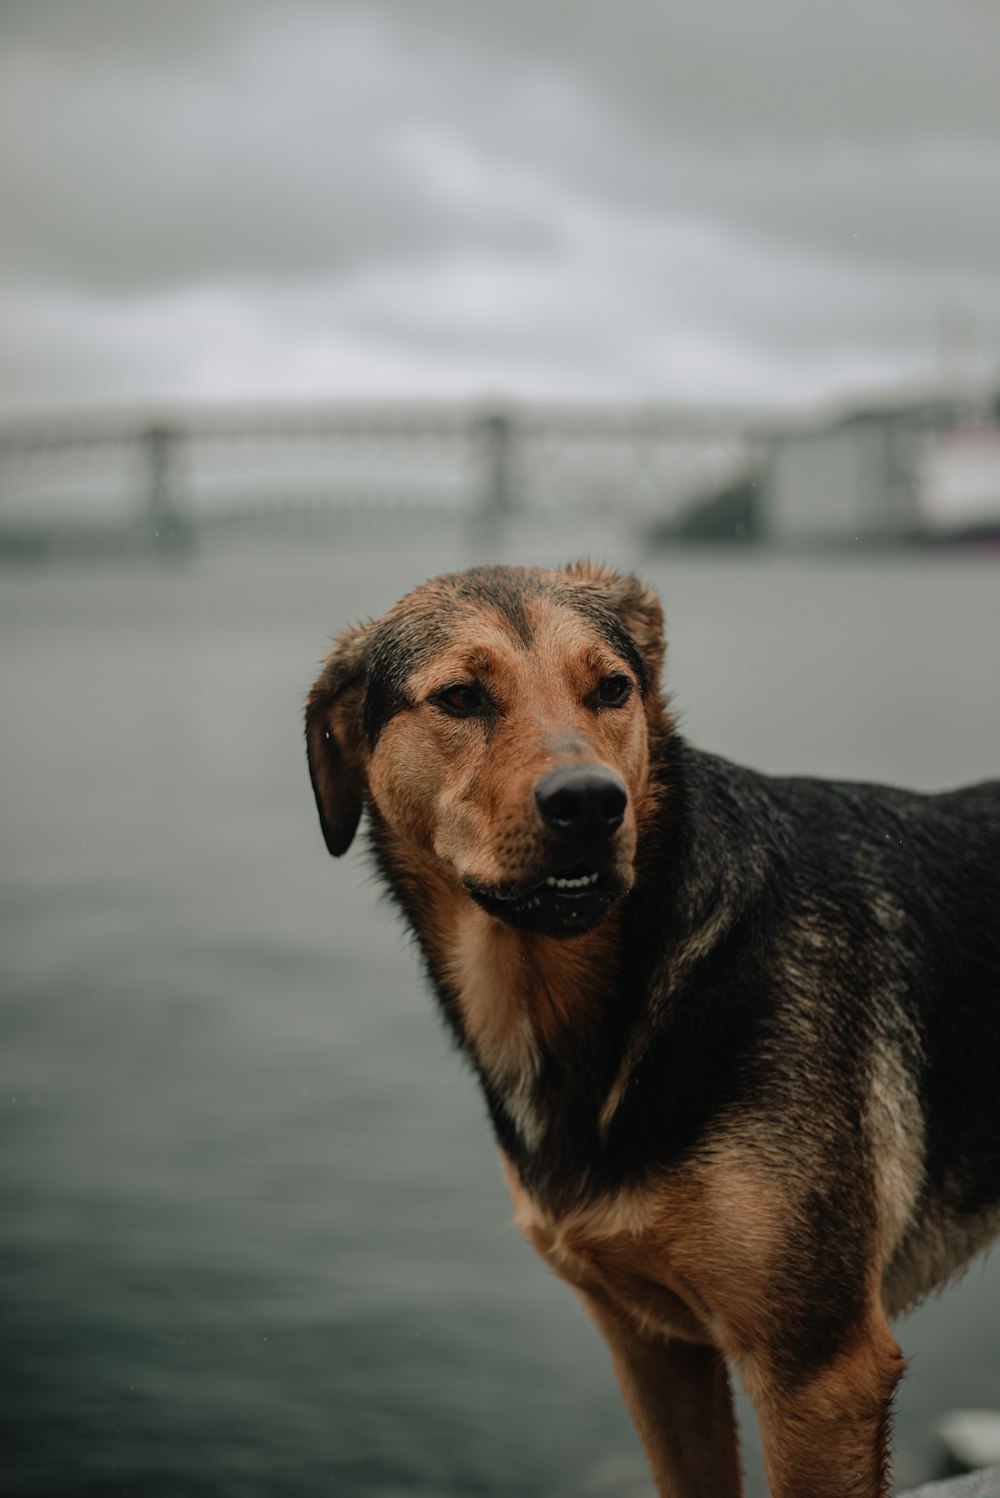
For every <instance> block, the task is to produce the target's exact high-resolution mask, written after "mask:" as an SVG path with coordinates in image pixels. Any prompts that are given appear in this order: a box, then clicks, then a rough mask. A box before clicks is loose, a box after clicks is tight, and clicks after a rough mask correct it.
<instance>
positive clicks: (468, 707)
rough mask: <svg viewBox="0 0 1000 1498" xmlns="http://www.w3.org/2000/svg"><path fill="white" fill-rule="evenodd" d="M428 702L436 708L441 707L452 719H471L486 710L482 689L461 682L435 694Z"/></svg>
mask: <svg viewBox="0 0 1000 1498" xmlns="http://www.w3.org/2000/svg"><path fill="white" fill-rule="evenodd" d="M430 700H431V701H432V702H433V703H434V705H435V706H436V707H441V708H443V709H444V711H445V712H446V713H450V714H451V716H452V717H453V718H473V717H475V716H476V714H477V713H481V712H483V711H484V710H485V708H486V698H485V696H484V694H483V691H482V689H481V688H480V687H473V686H468V685H466V684H465V683H462V682H457V683H456V684H455V685H454V686H453V687H445V688H444V689H443V690H442V691H440V692H435V693H434V696H433V697H432V698H431V699H430Z"/></svg>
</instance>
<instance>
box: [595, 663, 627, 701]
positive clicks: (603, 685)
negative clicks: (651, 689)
mask: <svg viewBox="0 0 1000 1498" xmlns="http://www.w3.org/2000/svg"><path fill="white" fill-rule="evenodd" d="M631 693H632V683H631V682H630V681H629V679H628V677H627V676H624V675H623V674H622V673H621V672H620V671H616V672H615V674H614V676H605V677H604V679H603V681H600V682H598V684H597V691H596V692H595V694H594V696H595V698H596V700H597V704H598V706H599V707H621V706H622V704H623V703H624V702H627V701H628V699H629V697H630V696H631Z"/></svg>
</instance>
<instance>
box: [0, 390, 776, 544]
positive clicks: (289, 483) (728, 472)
mask: <svg viewBox="0 0 1000 1498" xmlns="http://www.w3.org/2000/svg"><path fill="white" fill-rule="evenodd" d="M789 424H790V423H789V421H788V420H786V419H782V421H781V422H780V428H781V430H787V429H788V427H789ZM778 426H779V423H778V421H777V420H776V418H775V415H774V413H773V412H766V411H753V410H748V409H736V408H713V409H707V408H696V407H691V408H682V407H675V406H663V405H652V404H649V405H641V406H640V405H628V406H627V405H611V404H607V405H596V404H595V405H588V406H568V405H555V404H551V405H542V404H535V405H528V404H504V405H499V404H482V403H461V402H436V403H432V402H425V403H417V402H413V403H402V402H400V403H368V404H360V403H358V404H345V403H338V404H325V405H321V404H316V405H309V406H306V405H301V406H293V405H271V406H262V405H257V406H253V405H244V406H222V405H202V406H192V407H187V408H185V407H173V408H170V409H160V410H157V411H151V410H145V411H140V410H135V411H118V412H114V411H107V410H99V411H93V412H74V413H64V414H60V415H48V416H35V417H31V418H22V419H19V420H15V419H8V420H6V421H4V422H2V423H0V538H2V537H3V536H6V537H7V538H8V540H10V539H11V538H15V539H16V538H17V537H18V536H21V537H22V538H29V539H30V538H32V537H34V538H35V539H36V540H38V539H39V538H44V537H45V536H46V535H60V534H61V535H64V536H65V535H68V534H73V535H75V536H76V537H77V538H78V539H80V538H82V537H84V536H86V535H96V534H103V535H105V536H107V535H117V536H119V537H123V536H125V537H128V538H130V540H131V541H132V542H133V543H135V544H154V545H160V546H167V545H171V544H174V543H176V542H177V541H179V540H181V539H185V540H190V539H191V538H192V537H193V536H195V535H197V533H198V532H199V531H201V530H206V529H210V528H219V527H223V526H226V527H232V526H243V525H250V524H255V523H259V522H261V521H268V522H271V523H284V522H286V521H292V520H302V519H304V518H317V517H319V518H326V517H331V516H338V515H345V514H351V513H354V514H362V515H364V514H371V515H385V514H399V515H403V514H407V513H417V514H420V515H425V516H427V517H428V518H430V517H432V516H439V517H446V518H449V519H469V520H474V521H477V522H482V521H487V522H499V521H502V519H503V518H504V516H506V515H509V514H511V513H514V512H526V513H531V512H538V513H549V514H553V513H566V514H569V515H572V514H574V513H588V512H589V513H595V512H600V511H602V510H603V511H606V510H607V508H608V507H609V506H614V507H615V510H616V512H618V513H621V514H622V516H623V518H624V519H626V520H628V519H629V518H630V517H631V518H632V519H634V520H635V521H636V522H637V523H638V522H641V521H643V520H654V519H655V520H659V521H663V520H669V519H670V518H671V517H676V516H678V515H680V514H681V513H682V512H683V510H684V509H685V507H686V506H688V505H690V504H691V503H693V502H695V501H696V500H698V499H699V498H700V497H702V496H704V495H705V494H706V493H709V492H713V491H714V490H717V489H718V488H719V487H720V486H724V485H725V484H726V483H727V482H731V481H732V479H733V477H734V476H738V475H745V474H746V473H747V472H748V471H750V470H752V468H753V466H754V465H755V464H756V463H758V462H759V461H760V460H761V457H762V455H763V454H764V453H765V451H766V450H767V448H768V444H769V442H770V440H771V438H772V436H773V434H774V432H775V430H776V429H777V428H778Z"/></svg>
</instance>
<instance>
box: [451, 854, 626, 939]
mask: <svg viewBox="0 0 1000 1498" xmlns="http://www.w3.org/2000/svg"><path fill="white" fill-rule="evenodd" d="M465 887H466V889H467V890H468V892H469V894H470V895H471V896H472V898H473V899H474V900H475V901H476V904H477V905H480V906H481V907H482V909H483V910H485V911H486V912H487V914H489V915H492V916H496V917H497V918H498V919H499V920H501V921H506V923H507V924H508V925H509V926H516V927H517V928H518V929H519V930H530V931H539V932H542V933H543V934H546V935H550V936H575V935H578V934H580V933H582V932H584V931H590V930H592V929H593V927H594V926H596V925H597V922H598V921H599V920H600V919H601V917H602V916H603V915H604V914H605V913H606V911H607V910H608V908H609V907H610V906H611V905H612V904H613V903H614V901H615V900H617V899H618V898H619V896H620V895H622V894H624V893H625V885H624V883H623V882H622V880H621V878H620V877H619V876H617V875H616V874H613V873H611V872H610V871H608V870H606V869H600V868H594V867H592V866H590V865H587V864H583V863H580V864H574V865H573V866H572V867H570V868H567V869H560V870H559V871H558V873H552V874H547V875H546V876H545V877H544V878H543V879H539V880H535V881H534V882H532V883H527V882H519V883H518V882H514V881H506V880H504V881H501V882H499V883H497V884H480V883H477V882H475V881H473V880H466V882H465Z"/></svg>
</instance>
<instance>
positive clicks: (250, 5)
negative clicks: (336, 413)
mask: <svg viewBox="0 0 1000 1498" xmlns="http://www.w3.org/2000/svg"><path fill="white" fill-rule="evenodd" d="M0 205H2V206H0V406H2V407H3V408H5V409H7V410H11V409H14V408H24V407H30V408H40V407H45V406H48V405H51V404H56V403H58V404H65V403H85V404H87V405H93V404H95V403H98V402H105V401H107V402H143V403H145V402H148V401H150V400H158V399H164V400H180V401H191V400H193V399H198V398H201V397H209V398H213V399H242V398H246V397H250V398H254V399H261V398H263V399H267V398H271V397H275V398H281V399H289V398H295V397H309V398H312V399H315V398H323V397H326V396H351V397H369V396H387V395H393V396H399V395H402V396H414V397H426V396H436V395H461V396H481V395H507V396H514V397H517V396H520V397H531V396H544V397H588V398H589V397H606V396H607V397H614V398H623V399H631V398H639V399H643V400H646V399H667V400H681V401H712V400H724V401H733V400H735V401H749V402H753V403H758V402H770V401H779V402H780V401H788V400H792V401H796V402H799V401H805V400H810V399H813V398H815V397H819V396H823V395H825V394H829V393H834V392H839V391H844V390H847V389H850V388H852V387H857V386H866V387H871V386H873V385H879V384H884V383H887V382H892V381H895V380H911V379H919V378H925V377H927V376H929V375H932V374H933V373H934V371H935V368H936V366H937V365H938V364H939V362H940V361H941V359H942V357H943V358H944V359H945V361H946V362H948V361H950V363H951V364H953V365H954V364H957V365H960V366H961V367H963V368H964V369H965V370H966V372H974V371H978V372H980V373H985V372H986V371H987V370H1000V5H998V4H997V3H996V0H863V3H862V0H837V4H836V5H833V6H831V5H819V4H809V3H803V0H768V3H759V4H758V3H755V0H725V3H723V0H683V3H672V0H615V3H614V4H612V3H610V0H561V3H559V0H487V3H479V0H367V3H365V4H364V5H358V6H354V5H349V4H341V3H339V0H325V3H321V0H281V3H278V0H267V3H265V0H169V3H168V0H162V3H161V0H143V3H141V4H137V3H136V0H41V3H40V0H0Z"/></svg>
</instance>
